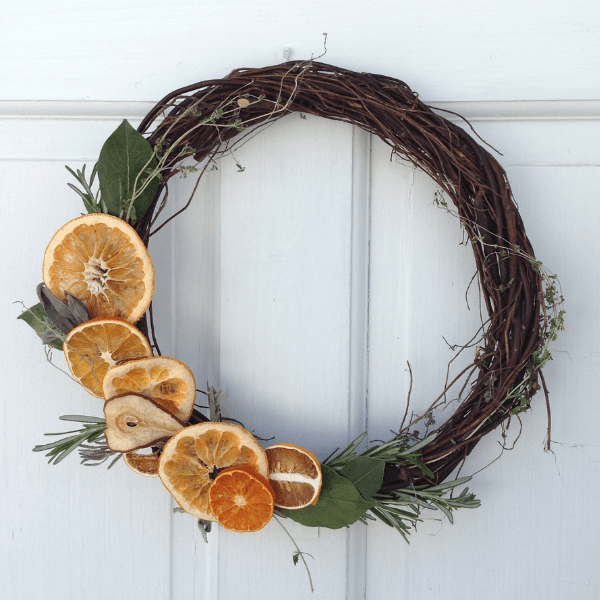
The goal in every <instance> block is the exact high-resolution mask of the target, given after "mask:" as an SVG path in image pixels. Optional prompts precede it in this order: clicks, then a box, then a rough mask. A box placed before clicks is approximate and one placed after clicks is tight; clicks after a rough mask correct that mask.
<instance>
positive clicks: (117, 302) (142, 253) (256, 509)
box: [43, 213, 322, 531]
mask: <svg viewBox="0 0 600 600" xmlns="http://www.w3.org/2000/svg"><path fill="white" fill-rule="evenodd" d="M43 278H44V284H45V285H46V287H47V289H48V290H50V292H52V294H54V296H56V298H58V299H59V300H63V301H64V300H65V299H66V296H65V294H69V295H70V296H73V297H75V298H77V299H78V300H80V301H81V302H83V303H84V304H85V306H86V307H87V310H88V312H89V315H90V317H91V318H90V320H88V321H85V322H84V323H81V324H80V325H77V326H76V327H74V328H73V329H72V330H71V331H70V332H69V333H68V334H67V335H66V337H65V340H64V344H63V351H64V354H65V358H66V361H67V365H68V367H69V369H70V371H71V373H72V374H73V377H74V378H75V379H76V380H77V381H78V382H79V383H81V385H82V386H83V387H84V388H85V389H86V390H87V391H88V392H89V393H90V394H92V395H94V396H96V397H98V398H103V399H104V415H105V420H106V429H105V438H106V442H107V445H108V447H109V448H110V450H112V451H113V452H120V453H122V454H123V456H124V460H125V463H126V464H127V465H128V466H129V467H130V468H131V469H133V470H134V471H135V472H137V473H139V474H141V475H145V476H150V477H152V476H158V477H159V478H160V479H161V481H162V483H163V484H164V486H165V487H166V488H167V490H168V491H169V492H170V493H171V494H172V495H173V497H174V498H175V500H176V501H177V503H178V504H179V505H180V506H181V508H182V509H183V510H185V511H186V512H188V513H190V514H192V515H194V516H196V517H197V518H199V519H203V520H209V521H217V522H219V523H220V524H221V525H223V526H224V527H226V528H227V529H230V530H232V531H257V530H259V529H261V528H262V527H264V526H265V525H266V524H267V523H268V522H269V520H270V519H271V517H272V516H273V511H274V508H275V507H279V508H286V509H290V510H296V509H301V508H304V507H306V506H309V505H311V504H315V503H316V502H317V500H318V497H319V493H320V490H321V482H322V476H321V466H320V463H319V461H318V459H317V458H316V457H315V456H314V455H313V454H312V453H311V452H309V451H308V450H306V449H304V448H301V447H300V446H295V445H292V444H277V445H274V446H271V447H269V448H266V449H263V448H262V447H261V446H260V444H259V443H258V442H257V441H256V439H255V438H254V437H253V436H252V434H251V433H250V432H249V431H247V430H246V429H244V428H242V427H240V426H238V425H232V424H227V423H221V422H210V421H209V422H206V423H199V424H195V425H187V423H188V421H189V420H190V417H191V415H192V412H193V408H194V402H195V398H196V382H195V380H194V375H193V373H192V372H191V370H190V369H189V368H188V367H187V366H186V365H184V364H183V363H182V362H180V361H178V360H176V359H174V358H169V357H165V356H153V355H152V348H151V346H150V344H149V343H148V340H147V339H146V337H145V336H144V335H143V334H142V333H141V332H140V331H139V329H137V328H136V327H135V325H134V323H136V322H137V320H139V319H140V317H141V316H142V315H143V314H144V313H145V312H146V310H147V309H148V307H149V305H150V302H151V301H152V295H153V292H154V268H153V266H152V261H151V259H150V255H149V254H148V251H147V249H146V247H145V246H144V243H143V242H142V240H141V239H140V238H139V236H138V235H137V233H136V232H135V230H134V229H133V228H132V227H131V226H129V225H128V224H127V223H126V222H125V221H123V220H121V219H119V218H117V217H113V216H110V215H105V214H99V213H95V214H90V215H85V216H83V217H79V218H77V219H73V220H72V221H69V222H68V223H67V224H65V225H64V226H63V227H61V228H60V229H59V231H58V232H57V233H56V234H55V235H54V237H53V238H52V240H51V242H50V244H49V245H48V247H47V249H46V253H45V255H44V264H43Z"/></svg>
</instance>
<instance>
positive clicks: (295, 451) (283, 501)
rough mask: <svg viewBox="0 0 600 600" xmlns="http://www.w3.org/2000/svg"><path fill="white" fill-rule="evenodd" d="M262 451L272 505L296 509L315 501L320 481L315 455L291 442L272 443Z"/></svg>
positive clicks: (321, 478)
mask: <svg viewBox="0 0 600 600" xmlns="http://www.w3.org/2000/svg"><path fill="white" fill-rule="evenodd" d="M265 453H266V455H267V459H268V461H269V483H270V484H271V487H272V488H273V491H274V492H275V506H276V507H277V508H286V509H288V510H299V509H301V508H305V507H306V506H310V505H312V504H316V502H317V500H318V499H319V494H320V493H321V485H322V482H323V476H322V473H321V464H320V462H319V460H318V458H317V457H316V456H315V455H314V454H313V453H312V452H310V451H309V450H307V449H306V448H302V446H296V445H295V444H275V445H273V446H269V447H268V448H266V449H265Z"/></svg>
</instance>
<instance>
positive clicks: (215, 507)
mask: <svg viewBox="0 0 600 600" xmlns="http://www.w3.org/2000/svg"><path fill="white" fill-rule="evenodd" d="M209 500H210V509H211V510H212V512H213V514H214V516H215V518H216V519H217V521H218V522H219V524H220V525H222V526H223V527H225V528H226V529H229V530H231V531H237V532H250V531H259V530H260V529H262V528H263V527H264V526H265V525H266V524H267V523H268V522H269V521H270V520H271V518H272V517H273V509H274V500H275V494H274V493H273V490H272V489H271V486H270V485H269V482H268V481H267V479H266V478H264V477H263V476H262V475H260V474H259V473H257V472H256V471H254V470H253V469H251V468H250V467H245V466H242V467H231V468H229V469H225V470H224V471H223V472H222V473H220V474H219V475H218V476H217V478H216V479H215V481H214V483H213V484H212V486H211V487H210V490H209Z"/></svg>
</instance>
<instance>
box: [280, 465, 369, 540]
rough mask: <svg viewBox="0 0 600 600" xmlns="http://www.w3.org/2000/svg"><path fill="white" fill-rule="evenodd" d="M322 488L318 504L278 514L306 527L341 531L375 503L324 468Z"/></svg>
mask: <svg viewBox="0 0 600 600" xmlns="http://www.w3.org/2000/svg"><path fill="white" fill-rule="evenodd" d="M322 470H323V485H322V487H321V494H320V496H319V500H318V502H317V503H316V504H315V505H314V506H307V507H306V508H303V509H301V510H282V511H281V514H282V515H283V516H285V517H288V518H290V519H292V520H294V521H296V522H298V523H300V524H301V525H305V526H306V527H328V528H329V529H340V528H341V527H346V526H348V525H351V524H352V523H355V522H356V521H358V519H360V518H361V517H362V516H363V515H364V514H365V513H366V512H367V510H369V508H371V507H372V506H373V505H374V503H373V502H367V501H366V500H365V499H364V498H363V497H362V496H361V495H360V493H359V492H358V490H357V489H356V487H355V486H354V484H353V483H352V482H351V481H350V480H348V479H346V478H345V477H342V476H341V475H338V474H337V473H336V472H335V471H334V470H333V469H331V468H329V467H327V466H325V465H323V466H322Z"/></svg>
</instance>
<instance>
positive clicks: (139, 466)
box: [123, 451, 159, 477]
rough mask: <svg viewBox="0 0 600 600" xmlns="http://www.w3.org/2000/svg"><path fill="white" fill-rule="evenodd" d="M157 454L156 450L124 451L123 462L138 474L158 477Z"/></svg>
mask: <svg viewBox="0 0 600 600" xmlns="http://www.w3.org/2000/svg"><path fill="white" fill-rule="evenodd" d="M158 456H159V455H158V452H152V454H142V453H141V452H135V451H133V452H125V453H123V462H124V463H125V464H126V465H127V466H128V467H129V468H130V469H131V470H132V471H135V472H136V473H138V474H139V475H143V476H144V477H158Z"/></svg>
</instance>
